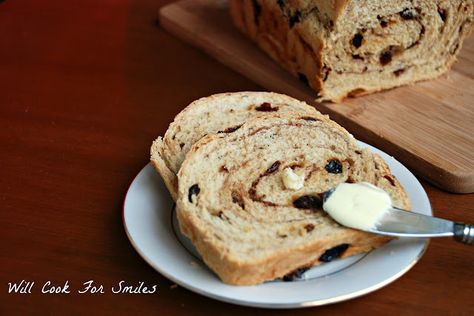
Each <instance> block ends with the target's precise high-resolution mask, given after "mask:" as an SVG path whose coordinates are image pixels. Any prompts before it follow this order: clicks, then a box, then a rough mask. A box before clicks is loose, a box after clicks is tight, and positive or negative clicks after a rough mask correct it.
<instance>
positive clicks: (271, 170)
mask: <svg viewBox="0 0 474 316" xmlns="http://www.w3.org/2000/svg"><path fill="white" fill-rule="evenodd" d="M280 165H281V162H280V161H278V160H277V161H275V162H274V163H273V164H272V165H271V166H270V167H269V168H268V169H267V171H265V173H264V174H263V175H264V176H267V175H269V174H272V173H274V172H275V171H277V170H278V168H279V167H280Z"/></svg>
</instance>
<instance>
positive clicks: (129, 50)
mask: <svg viewBox="0 0 474 316" xmlns="http://www.w3.org/2000/svg"><path fill="white" fill-rule="evenodd" d="M168 2H169V1H152V0H137V1H126V0H124V1H111V0H109V1H97V0H75V1H36V0H24V1H13V0H6V1H0V127H1V133H0V168H1V173H0V175H1V176H0V210H1V213H0V218H1V233H0V236H1V251H0V258H1V260H0V265H1V269H0V278H1V282H0V284H1V287H2V290H1V291H0V293H1V294H0V314H1V315H11V314H32V313H35V314H60V315H62V314H69V313H72V314H86V313H91V314H138V313H141V314H142V313H143V314H151V313H153V314H159V315H181V314H183V315H185V314H191V315H209V314H211V313H219V314H224V313H225V314H226V315H240V314H241V313H249V314H252V315H253V314H262V315H263V314H268V315H274V314H275V313H277V312H276V311H273V310H265V309H251V308H247V307H240V306H235V305H230V304H226V303H222V302H218V301H214V300H211V299H208V298H205V297H203V296H200V295H197V294H194V293H193V292H190V291H188V290H186V289H183V288H181V287H175V286H172V284H173V283H172V282H171V281H169V280H167V279H166V278H165V277H163V276H161V275H160V274H159V273H157V272H156V271H155V270H153V269H152V268H151V267H150V266H148V265H147V264H146V263H145V261H144V260H142V259H141V257H140V256H139V255H138V254H137V253H136V252H135V250H134V249H133V248H132V246H131V245H130V243H129V241H128V239H127V237H126V235H125V232H124V229H123V226H122V202H123V198H124V196H125V193H126V190H127V188H128V186H129V184H130V182H131V180H132V179H133V177H134V176H135V175H136V174H137V173H138V172H139V171H140V169H141V168H142V167H143V166H144V165H145V164H147V162H148V158H149V156H148V151H149V146H150V144H151V141H152V140H153V139H154V138H155V137H156V136H158V135H161V134H163V133H164V132H165V130H166V128H167V125H168V124H169V122H171V121H172V119H173V117H174V115H175V114H177V113H178V112H179V111H180V110H181V109H182V108H183V107H184V106H186V105H187V104H188V103H189V102H191V101H192V100H194V99H196V98H198V97H202V96H207V95H210V94H212V93H216V92H223V91H239V90H259V89H261V88H260V87H259V86H257V85H255V84H254V83H252V82H251V81H249V80H247V79H245V78H243V77H241V76H240V75H238V74H236V73H234V72H233V71H231V70H229V69H227V68H226V67H224V66H222V65H220V64H219V63H217V62H216V61H214V60H213V59H211V58H210V57H208V56H207V55H206V54H204V53H202V52H200V51H198V50H196V49H194V48H192V47H190V46H188V45H186V44H184V43H182V42H180V41H179V40H177V39H175V38H173V37H172V36H171V35H169V34H167V33H166V32H165V31H164V30H163V29H162V28H161V27H160V26H159V23H158V21H157V17H158V10H159V8H160V7H161V6H162V5H164V4H166V3H168ZM473 101H474V100H473ZM423 186H424V188H425V189H426V191H427V192H428V195H429V198H430V200H431V203H432V206H433V209H434V210H435V214H436V215H438V216H443V217H446V218H448V219H460V220H464V221H466V222H474V195H473V194H470V195H454V194H449V193H445V192H443V191H440V190H438V189H436V188H434V187H432V186H431V185H429V184H427V183H424V182H423ZM473 250H474V249H473V248H471V247H467V246H463V245H461V244H457V243H455V242H453V241H452V240H449V239H437V240H433V241H432V242H431V243H430V246H429V248H428V251H427V252H426V254H425V255H424V256H423V258H422V259H421V261H420V262H419V263H418V264H417V265H416V266H415V267H414V268H413V269H412V270H411V271H409V272H408V273H407V274H406V275H405V276H403V277H402V278H400V279H399V280H397V281H395V282H394V283H392V284H390V285H389V286H387V287H385V288H383V289H381V290H379V291H376V292H374V293H371V294H369V295H366V296H363V297H361V298H357V299H353V300H350V301H346V302H343V303H338V304H334V305H329V306H324V307H315V308H309V309H301V310H290V311H278V314H297V313H298V314H300V315H303V314H307V315H309V314H313V313H316V312H321V313H326V314H331V315H345V314H348V313H350V314H364V315H370V314H373V313H377V314H382V313H383V314H386V315H392V314H399V313H404V314H409V315H410V314H425V313H426V314H428V313H429V314H455V315H458V314H459V315H469V314H470V315H472V314H474V269H473V264H474V251H473ZM21 280H26V281H31V282H35V284H34V286H33V287H32V291H31V292H32V293H31V294H19V293H17V294H13V293H10V294H9V293H8V290H9V283H19V282H20V281H21ZM88 280H94V281H95V282H96V283H100V284H103V285H104V288H105V293H104V294H78V293H77V290H78V289H80V288H81V287H82V284H83V283H84V282H86V281H88ZM121 280H124V281H125V282H127V284H132V285H138V284H139V282H140V281H144V282H145V283H146V284H157V285H158V290H157V291H156V293H154V294H148V295H145V294H112V293H111V291H110V287H112V286H114V285H116V284H117V283H118V282H120V281H121ZM47 281H51V282H52V284H55V285H64V283H65V282H66V281H67V282H68V285H69V290H70V292H71V293H69V294H65V293H63V294H42V293H41V288H42V286H43V285H44V284H45V283H46V282H47Z"/></svg>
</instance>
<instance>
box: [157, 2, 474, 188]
mask: <svg viewBox="0 0 474 316" xmlns="http://www.w3.org/2000/svg"><path fill="white" fill-rule="evenodd" d="M222 3H223V2H222V1H209V0H183V1H178V2H176V3H173V4H172V5H170V6H168V7H166V8H163V9H162V10H161V23H162V24H163V26H164V27H165V28H166V29H168V30H169V31H171V32H172V33H173V34H175V35H176V36H178V37H180V38H182V39H184V40H185V41H187V42H189V43H192V44H193V45H195V46H197V47H199V48H201V49H203V50H205V51H206V52H207V53H209V54H210V55H212V56H214V57H215V58H216V59H218V60H219V61H221V62H222V63H224V64H226V65H228V66H230V67H231V68H233V69H234V70H236V71H238V72H239V73H242V74H243V75H245V76H247V77H248V78H250V79H252V80H254V81H255V82H257V83H258V84H261V85H262V86H263V87H265V88H267V89H269V90H273V91H280V92H283V93H286V94H289V95H292V96H295V97H297V98H300V99H303V100H306V101H308V102H310V103H312V104H313V105H314V106H315V107H316V108H317V109H319V110H320V111H321V112H324V113H327V114H330V116H331V117H332V118H333V119H335V120H336V121H338V122H339V123H340V124H342V125H343V126H344V127H346V128H347V129H348V130H349V131H351V132H352V133H354V134H355V135H356V137H358V138H359V139H361V140H364V141H369V140H370V141H371V142H372V144H373V145H375V146H377V147H379V148H381V149H383V150H384V151H386V152H388V153H390V154H392V155H396V156H397V157H398V158H399V159H400V160H401V161H402V162H403V163H405V164H406V165H407V166H408V167H409V168H411V169H412V170H413V171H415V172H416V173H417V174H418V175H420V176H422V177H423V178H425V179H427V180H428V181H430V182H431V183H434V184H435V185H437V186H439V187H441V188H443V189H445V190H448V191H451V192H458V193H466V192H474V106H473V104H472V100H474V78H473V77H474V72H472V70H473V68H474V36H472V37H470V38H469V39H468V40H467V43H466V45H464V46H465V47H464V49H463V50H462V52H461V56H460V58H459V62H458V63H457V64H455V66H454V68H453V69H452V70H451V71H450V72H449V73H448V74H447V75H445V76H442V77H441V78H438V79H436V80H430V81H425V82H422V83H418V84H416V85H412V86H406V87H402V88H398V89H393V90H390V91H386V92H382V93H376V94H372V95H368V96H364V97H359V98H354V99H347V100H345V101H344V102H343V103H341V104H334V103H315V102H314V101H313V100H314V99H315V97H316V96H315V93H314V92H313V91H311V90H310V89H309V88H307V87H306V86H304V85H303V84H302V83H300V82H299V81H298V80H297V79H296V78H294V77H293V76H291V75H290V74H289V73H287V72H286V71H284V70H283V69H281V68H280V67H279V66H278V65H277V64H276V63H274V62H272V61H271V60H270V58H269V57H267V56H266V55H265V54H264V53H263V52H261V51H260V50H259V49H258V48H257V46H256V45H254V44H253V43H252V42H251V41H250V40H249V39H247V38H246V37H244V36H243V35H242V34H240V33H239V32H238V31H237V29H236V28H234V27H233V25H232V22H231V20H230V17H229V15H228V14H227V8H226V7H225V6H224V5H223V4H222Z"/></svg>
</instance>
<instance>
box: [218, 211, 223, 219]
mask: <svg viewBox="0 0 474 316" xmlns="http://www.w3.org/2000/svg"><path fill="white" fill-rule="evenodd" d="M217 217H219V218H221V219H222V218H224V213H223V212H222V211H219V213H217Z"/></svg>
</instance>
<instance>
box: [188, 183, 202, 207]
mask: <svg viewBox="0 0 474 316" xmlns="http://www.w3.org/2000/svg"><path fill="white" fill-rule="evenodd" d="M199 192H201V189H200V188H199V186H198V185H197V184H193V185H192V186H191V187H190V188H189V192H188V200H189V203H193V195H198V194H199Z"/></svg>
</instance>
